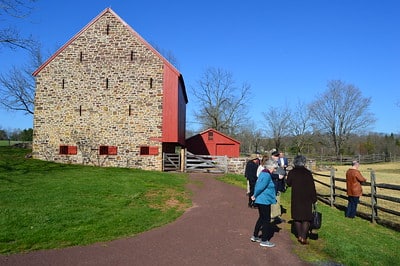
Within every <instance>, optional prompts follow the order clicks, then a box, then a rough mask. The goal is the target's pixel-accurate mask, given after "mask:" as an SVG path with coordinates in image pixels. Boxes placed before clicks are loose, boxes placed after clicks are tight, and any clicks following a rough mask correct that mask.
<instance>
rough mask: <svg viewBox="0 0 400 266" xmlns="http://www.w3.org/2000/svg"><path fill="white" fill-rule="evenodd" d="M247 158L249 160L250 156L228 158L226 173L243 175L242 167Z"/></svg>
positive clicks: (244, 165) (243, 167) (244, 166)
mask: <svg viewBox="0 0 400 266" xmlns="http://www.w3.org/2000/svg"><path fill="white" fill-rule="evenodd" d="M248 160H250V158H245V157H239V158H228V173H231V174H239V175H243V176H244V169H245V168H246V163H247V161H248Z"/></svg>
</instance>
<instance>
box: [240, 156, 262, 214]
mask: <svg viewBox="0 0 400 266" xmlns="http://www.w3.org/2000/svg"><path fill="white" fill-rule="evenodd" d="M259 165H260V159H258V158H253V159H251V160H249V161H248V162H247V164H246V168H245V170H244V176H245V177H246V179H247V184H248V192H247V194H248V196H249V203H248V205H249V207H250V208H251V207H254V205H253V200H252V199H251V196H253V194H254V186H255V185H256V182H257V168H258V166H259Z"/></svg>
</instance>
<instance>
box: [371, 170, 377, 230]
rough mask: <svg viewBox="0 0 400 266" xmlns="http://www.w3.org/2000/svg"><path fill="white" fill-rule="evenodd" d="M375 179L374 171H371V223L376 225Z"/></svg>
mask: <svg viewBox="0 0 400 266" xmlns="http://www.w3.org/2000/svg"><path fill="white" fill-rule="evenodd" d="M375 184H376V178H375V171H374V170H372V171H371V212H372V213H371V222H372V223H376V216H377V215H378V209H377V208H376V205H377V204H378V200H377V198H376V186H375Z"/></svg>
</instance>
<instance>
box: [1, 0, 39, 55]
mask: <svg viewBox="0 0 400 266" xmlns="http://www.w3.org/2000/svg"><path fill="white" fill-rule="evenodd" d="M34 2H36V0H0V25H1V26H0V45H2V46H5V47H8V48H11V49H15V48H23V49H29V48H30V47H31V44H32V42H33V41H32V39H31V38H30V37H29V38H27V37H23V36H21V35H20V32H19V30H18V29H16V28H15V27H14V26H13V23H12V20H13V19H23V18H25V17H27V16H28V15H29V14H30V13H31V11H32V8H33V6H32V4H33V3H34ZM0 48H1V47H0Z"/></svg>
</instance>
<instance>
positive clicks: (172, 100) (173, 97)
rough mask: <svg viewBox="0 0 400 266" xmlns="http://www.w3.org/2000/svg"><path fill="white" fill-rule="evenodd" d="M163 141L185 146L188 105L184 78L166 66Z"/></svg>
mask: <svg viewBox="0 0 400 266" xmlns="http://www.w3.org/2000/svg"><path fill="white" fill-rule="evenodd" d="M163 86H164V95H163V96H164V97H163V122H162V132H163V136H162V141H163V142H175V143H179V144H181V145H184V144H185V123H186V104H187V102H188V100H187V96H186V92H185V85H184V83H183V78H182V76H178V75H177V73H176V72H175V71H174V70H173V69H171V68H169V67H168V66H167V65H164V82H163Z"/></svg>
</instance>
